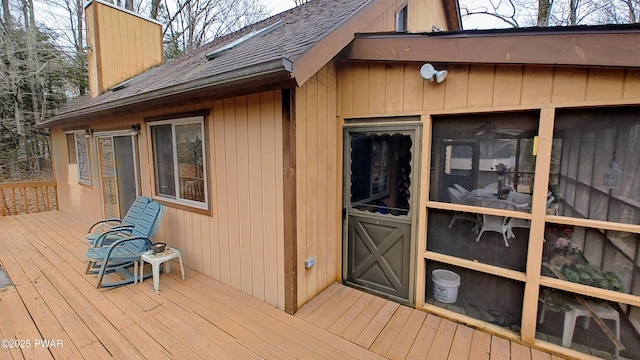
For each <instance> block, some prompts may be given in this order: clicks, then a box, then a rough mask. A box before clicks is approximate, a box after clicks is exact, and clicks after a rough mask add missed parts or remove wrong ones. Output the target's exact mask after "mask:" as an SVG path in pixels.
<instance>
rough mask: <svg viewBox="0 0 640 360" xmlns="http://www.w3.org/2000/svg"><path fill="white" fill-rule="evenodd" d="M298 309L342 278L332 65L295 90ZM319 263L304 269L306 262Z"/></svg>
mask: <svg viewBox="0 0 640 360" xmlns="http://www.w3.org/2000/svg"><path fill="white" fill-rule="evenodd" d="M295 96H296V100H295V103H296V110H295V113H296V116H295V122H296V157H297V161H296V164H297V165H296V167H297V174H298V177H297V189H298V190H297V209H298V211H297V218H298V222H297V237H298V244H297V258H298V305H299V306H301V305H302V304H305V303H306V302H307V301H309V300H311V299H312V298H313V297H315V296H316V295H317V294H319V293H320V292H321V291H322V290H324V289H325V288H326V287H328V286H329V285H331V284H332V283H333V282H335V281H339V280H340V276H341V275H340V274H341V272H340V268H341V261H342V257H341V254H342V229H341V217H340V216H341V215H340V214H341V212H340V209H341V205H340V204H341V201H342V199H341V197H340V191H339V190H340V187H341V180H340V176H339V175H338V176H336V175H337V174H340V173H341V170H340V169H339V165H338V164H339V162H338V159H339V158H340V157H341V154H342V148H341V146H342V145H341V141H340V139H341V137H340V135H339V134H338V128H339V124H338V122H337V118H336V116H335V114H336V111H337V109H336V73H335V69H334V63H333V62H331V63H330V64H329V65H328V66H325V67H324V68H323V69H322V70H320V71H319V72H318V73H317V74H315V75H314V76H313V77H312V78H311V79H310V80H309V81H307V82H306V83H305V84H304V85H303V86H302V87H300V88H298V89H296V95H295ZM312 257H313V258H315V259H316V261H317V263H316V265H315V266H313V267H312V268H310V269H305V267H304V261H305V260H306V259H308V258H312Z"/></svg>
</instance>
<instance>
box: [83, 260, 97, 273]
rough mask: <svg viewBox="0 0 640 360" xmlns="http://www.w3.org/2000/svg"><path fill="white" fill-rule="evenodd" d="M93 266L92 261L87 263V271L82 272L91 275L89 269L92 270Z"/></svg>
mask: <svg viewBox="0 0 640 360" xmlns="http://www.w3.org/2000/svg"><path fill="white" fill-rule="evenodd" d="M93 264H95V262H94V261H91V260H89V261H87V269H86V270H85V271H84V273H85V274H89V273H91V269H92V268H93Z"/></svg>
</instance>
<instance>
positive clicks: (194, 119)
mask: <svg viewBox="0 0 640 360" xmlns="http://www.w3.org/2000/svg"><path fill="white" fill-rule="evenodd" d="M188 124H200V136H201V139H202V171H203V173H204V175H203V178H204V203H201V202H199V201H194V200H188V199H184V198H181V197H180V176H179V172H178V150H177V143H176V131H175V127H176V125H188ZM161 125H171V141H172V143H173V173H174V179H173V181H174V188H175V193H176V194H175V196H169V195H165V194H159V193H158V190H157V189H158V187H157V185H158V178H157V175H156V165H157V163H156V162H157V159H155V151H154V143H155V140H154V138H153V127H154V126H161ZM147 131H148V134H149V140H150V141H149V146H150V154H151V159H152V162H153V163H152V164H151V165H152V168H151V172H152V173H153V181H154V183H153V197H154V198H157V199H159V200H162V201H166V202H169V203H174V204H179V205H186V206H190V207H194V208H198V209H203V210H209V189H208V182H209V181H208V180H209V170H208V168H207V151H206V149H207V139H206V137H205V136H206V130H205V122H204V117H203V116H191V117H184V118H175V119H169V120H162V121H154V122H150V123H147Z"/></svg>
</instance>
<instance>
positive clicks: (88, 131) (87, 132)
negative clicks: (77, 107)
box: [84, 129, 93, 139]
mask: <svg viewBox="0 0 640 360" xmlns="http://www.w3.org/2000/svg"><path fill="white" fill-rule="evenodd" d="M92 136H93V129H85V131H84V137H85V138H87V139H91V137H92Z"/></svg>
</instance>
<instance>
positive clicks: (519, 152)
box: [429, 112, 538, 212]
mask: <svg viewBox="0 0 640 360" xmlns="http://www.w3.org/2000/svg"><path fill="white" fill-rule="evenodd" d="M537 127H538V113H536V112H514V113H501V114H491V115H486V114H469V115H456V116H443V117H434V119H433V141H432V157H431V158H432V167H431V171H432V174H431V193H430V195H429V198H430V199H431V200H434V201H445V202H456V200H455V199H453V198H452V196H451V193H450V189H454V190H457V191H459V192H460V193H461V194H460V199H459V200H460V201H459V203H461V204H465V205H472V206H484V207H499V208H504V209H510V210H513V211H523V212H530V211H531V194H532V191H533V181H534V171H535V162H536V150H537V148H536V146H537V144H536V138H537V134H538V130H537ZM495 200H502V201H503V203H501V202H496V201H495Z"/></svg>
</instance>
